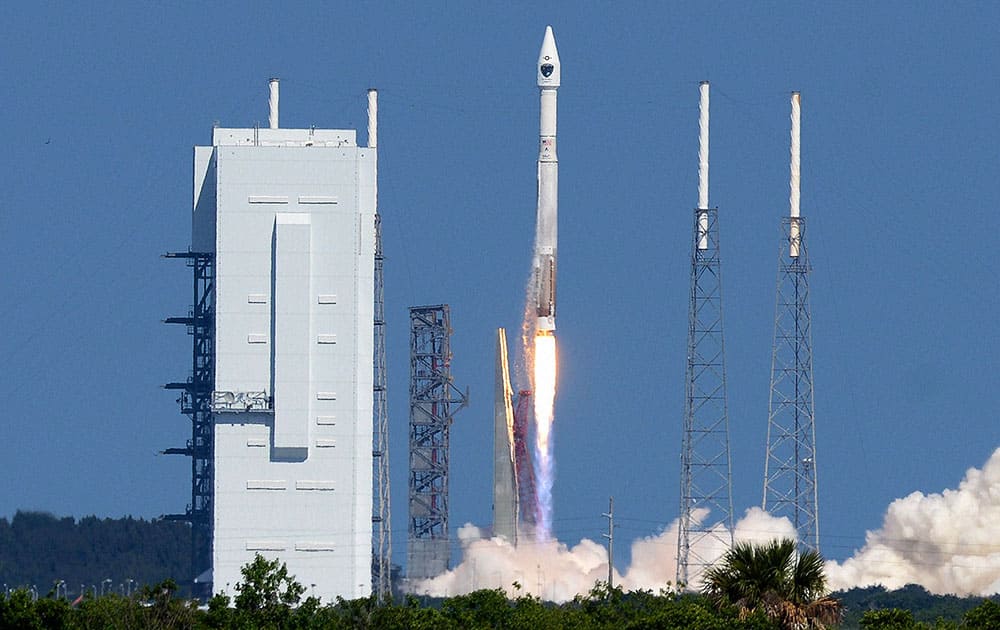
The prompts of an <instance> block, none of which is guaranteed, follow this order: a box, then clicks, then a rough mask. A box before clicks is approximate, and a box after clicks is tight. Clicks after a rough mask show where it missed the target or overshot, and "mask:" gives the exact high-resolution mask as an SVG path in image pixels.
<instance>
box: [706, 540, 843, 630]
mask: <svg viewBox="0 0 1000 630" xmlns="http://www.w3.org/2000/svg"><path fill="white" fill-rule="evenodd" d="M702 592H704V593H705V595H707V596H708V597H709V598H710V599H711V600H712V601H713V602H714V603H715V605H716V606H718V607H720V608H721V607H723V606H726V605H733V606H736V607H737V608H738V609H739V611H740V618H746V617H747V616H749V615H751V614H753V613H755V612H757V611H761V612H763V613H764V614H765V615H767V617H769V618H770V619H771V620H773V621H775V622H777V623H778V625H779V626H781V627H782V628H785V629H787V630H804V629H806V628H826V627H827V626H828V625H832V624H836V623H839V621H840V618H841V613H842V606H841V604H840V601H839V600H836V599H834V598H832V597H827V596H826V576H825V575H824V574H823V557H822V556H820V555H819V553H817V552H815V551H807V552H805V553H801V554H800V553H798V552H797V549H796V545H795V541H794V540H789V539H787V538H786V539H783V540H773V541H771V542H769V543H764V544H760V545H756V544H754V543H748V542H740V543H736V544H735V545H734V546H733V547H732V549H730V550H729V551H727V552H726V555H725V556H723V558H722V562H721V563H720V564H717V565H716V566H714V567H712V568H710V569H709V570H708V571H706V572H705V577H704V579H703V586H702Z"/></svg>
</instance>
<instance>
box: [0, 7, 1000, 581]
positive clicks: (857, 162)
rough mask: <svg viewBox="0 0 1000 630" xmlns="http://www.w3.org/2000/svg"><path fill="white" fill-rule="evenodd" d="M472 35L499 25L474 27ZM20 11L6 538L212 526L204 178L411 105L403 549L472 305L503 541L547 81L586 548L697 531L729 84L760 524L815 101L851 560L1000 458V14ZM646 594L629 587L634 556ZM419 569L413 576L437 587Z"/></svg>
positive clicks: (836, 491) (567, 474) (745, 500)
mask: <svg viewBox="0 0 1000 630" xmlns="http://www.w3.org/2000/svg"><path fill="white" fill-rule="evenodd" d="M473 6H475V7H478V8H472V7H473ZM484 6H486V5H481V4H479V3H475V4H471V3H458V2H456V3H430V4H426V5H424V4H421V5H419V6H418V5H416V4H413V3H365V4H355V3H341V4H340V5H330V4H325V3H324V4H305V3H281V4H273V5H256V4H253V5H245V4H237V3H231V4H226V3H209V4H204V3H179V4H178V5H177V6H170V7H164V6H158V5H153V4H139V3H120V4H119V5H117V6H114V5H111V4H99V5H97V6H90V5H82V4H81V5H79V6H77V5H75V4H72V3H60V4H54V5H53V4H50V5H42V6H36V5H35V4H34V3H24V4H21V5H19V6H12V5H10V4H7V5H4V7H3V8H2V9H0V24H2V25H3V26H2V27H0V28H2V35H3V36H2V37H0V77H2V81H3V83H4V94H5V98H4V99H3V101H4V108H3V114H2V116H0V131H2V137H3V138H4V141H5V144H6V148H5V150H4V151H2V152H0V173H2V175H0V181H2V182H3V195H2V196H0V243H2V248H0V256H2V261H3V270H4V271H3V273H2V274H0V282H2V287H3V295H4V296H5V297H4V299H3V301H2V303H0V316H2V319H3V324H4V328H5V330H6V331H7V332H6V334H5V335H4V336H3V339H2V340H0V352H2V356H3V358H4V361H3V364H4V371H3V379H2V381H0V400H2V401H3V410H4V411H3V423H2V425H3V426H2V429H0V474H2V476H3V480H4V481H3V484H2V488H3V490H2V491H0V514H8V515H9V514H12V513H13V512H14V511H15V510H17V509H43V510H49V511H52V512H55V513H57V514H69V515H77V516H80V515H85V514H91V513H94V514H98V515H107V516H120V515H124V514H133V515H136V516H146V517H151V516H156V515H159V514H162V513H169V512H174V511H181V510H183V509H184V506H185V504H186V502H187V500H188V497H189V483H190V480H189V474H190V469H189V464H188V461H187V460H185V459H183V458H179V457H176V458H171V457H167V456H158V455H157V454H156V453H157V451H158V450H160V449H162V448H165V447H168V446H180V445H182V444H183V443H184V440H185V439H186V438H187V437H188V436H189V435H190V424H189V422H188V421H187V420H186V419H185V418H184V417H182V416H181V415H180V414H179V412H178V409H177V405H176V404H175V403H174V398H175V396H174V394H173V393H171V392H166V391H163V390H161V389H159V386H160V385H161V384H162V383H165V382H168V381H172V380H180V379H183V378H184V377H185V375H186V373H187V370H188V369H189V356H190V342H189V338H188V337H186V336H185V335H184V331H183V329H181V328H178V327H168V326H165V325H162V324H160V323H159V322H160V320H161V319H162V318H164V317H166V316H169V315H182V314H184V313H185V312H186V310H187V308H188V305H189V302H190V276H189V273H188V270H187V269H185V268H184V267H183V265H182V264H180V263H177V262H171V261H162V260H161V259H160V258H159V255H160V253H162V252H165V251H168V250H183V249H186V248H187V246H188V243H189V235H190V234H189V232H190V223H189V212H190V205H191V168H192V167H191V147H192V146H193V145H195V144H206V143H208V142H209V141H210V132H211V128H212V124H213V122H215V121H218V122H219V123H220V124H221V125H224V126H234V127H239V126H251V125H253V124H254V123H255V122H262V123H265V124H266V120H267V103H266V79H267V78H268V77H270V76H280V77H281V78H282V80H283V82H282V94H281V108H282V109H281V114H282V125H283V126H298V127H307V126H310V125H316V126H318V127H332V128H345V127H346V128H358V129H359V130H362V132H361V133H360V134H359V138H363V136H364V134H363V129H364V124H365V104H364V103H365V97H364V91H365V89H366V88H367V87H369V86H375V87H378V88H380V90H381V91H380V114H381V129H380V131H381V133H380V138H379V141H380V147H379V149H380V158H379V159H380V175H381V192H380V202H381V210H382V213H383V217H384V225H385V251H386V255H387V263H386V307H387V308H386V310H387V314H388V325H389V369H390V375H389V379H390V387H391V392H390V414H391V422H392V427H393V432H394V433H393V436H392V449H393V450H392V466H393V481H394V501H393V512H394V519H393V527H394V530H395V536H396V540H397V541H400V542H401V541H402V540H403V539H404V538H405V528H406V520H405V514H406V502H405V500H406V485H405V480H406V469H405V468H406V415H407V403H406V396H407V378H408V350H407V325H408V322H407V316H406V308H407V307H408V306H410V305H415V304H428V303H439V302H447V303H450V304H451V306H452V318H453V319H452V321H453V325H454V329H455V332H454V338H453V339H454V343H453V348H454V352H455V358H454V366H453V373H454V375H455V377H456V382H457V384H458V385H459V386H460V387H462V388H464V387H466V386H468V387H469V388H470V389H471V393H472V404H471V406H470V407H469V408H468V409H466V410H464V411H462V412H461V414H459V415H458V417H457V419H456V422H455V425H454V427H453V432H452V449H453V450H452V524H453V525H454V526H458V525H461V524H462V523H464V522H466V521H473V522H475V523H478V524H483V525H485V524H488V523H489V521H490V518H491V516H490V504H491V496H490V488H491V470H492V469H491V466H490V462H489V459H488V455H487V454H488V453H489V452H490V448H491V443H492V430H491V425H490V423H491V414H492V387H493V381H492V379H493V347H494V345H493V344H494V342H493V331H494V328H495V327H497V326H507V327H508V328H511V329H514V328H516V327H517V326H518V324H519V321H520V315H521V309H522V300H523V294H524V293H523V287H524V283H525V280H526V277H527V272H528V267H529V263H530V254H531V252H530V249H531V243H532V238H533V227H534V220H535V219H534V209H535V156H536V147H537V144H536V143H537V137H536V136H537V115H538V114H537V108H538V96H537V89H536V87H535V84H534V83H535V67H534V64H535V60H536V56H537V52H538V47H539V44H540V42H541V38H542V34H543V31H544V28H545V25H546V24H549V23H551V24H552V25H553V27H554V29H555V35H556V39H557V41H558V45H559V52H560V56H561V59H562V62H563V86H562V88H561V89H560V91H559V158H560V179H561V190H560V200H559V202H560V204H559V205H560V215H561V225H560V242H559V248H560V300H559V309H560V311H559V327H560V328H559V343H560V351H561V382H560V392H559V397H558V401H557V425H556V429H555V436H556V447H555V448H556V459H557V467H558V478H557V481H556V486H555V530H556V533H557V534H558V536H559V537H560V538H561V539H563V540H565V541H568V542H575V541H576V540H578V539H579V538H581V537H585V536H586V537H595V536H598V535H599V533H600V531H601V530H602V528H603V527H604V526H605V522H604V520H603V519H602V518H601V517H600V513H601V512H602V511H603V510H604V509H606V505H607V497H608V496H609V495H612V494H613V495H614V496H615V499H616V503H615V507H616V514H617V515H618V517H619V523H621V528H620V530H619V531H620V535H621V536H622V537H623V538H624V539H627V540H631V539H632V538H634V537H637V536H641V535H647V534H651V533H654V532H656V531H657V530H658V529H659V528H661V527H662V526H663V525H665V524H666V523H667V522H669V521H670V520H672V519H674V518H675V517H676V515H677V503H678V497H677V492H678V485H679V482H678V478H679V442H680V436H681V428H680V427H681V417H682V411H683V393H684V386H683V374H684V365H685V358H684V352H685V344H686V331H687V323H686V322H687V299H688V283H689V243H690V229H691V226H690V213H691V209H692V208H693V207H694V205H695V203H696V201H697V192H696V183H697V101H698V89H697V86H698V82H699V81H701V80H710V81H711V82H712V86H713V87H712V147H711V149H712V151H711V157H712V165H711V169H712V170H711V176H712V179H711V201H712V204H713V205H718V206H719V208H720V224H721V229H722V248H723V269H724V290H725V309H726V311H725V315H726V341H727V349H728V368H729V377H730V379H729V401H730V406H729V408H730V421H731V429H732V441H733V463H734V502H735V504H736V506H737V511H738V512H739V513H742V512H743V510H744V509H745V508H746V507H749V506H751V505H756V504H758V503H759V502H760V498H761V497H760V494H761V486H762V475H763V453H764V441H765V430H766V417H767V416H766V414H767V396H768V391H767V390H768V371H769V367H770V348H771V335H772V324H773V315H774V284H775V275H776V256H777V246H778V244H777V241H778V232H779V224H780V217H781V216H783V215H784V213H786V212H787V209H788V93H789V91H791V90H801V92H802V95H803V97H802V98H803V116H802V120H803V122H802V125H803V131H802V142H803V149H802V169H803V175H802V182H803V184H802V186H803V188H802V211H803V215H804V216H805V217H807V220H808V221H809V236H810V248H811V249H810V251H811V255H812V260H813V264H814V273H813V276H812V290H813V303H812V306H813V332H814V346H815V382H816V417H817V440H818V449H819V450H818V453H819V454H818V465H819V483H820V510H821V534H822V540H821V545H822V547H823V550H824V551H825V552H826V555H828V556H830V557H833V558H842V557H844V556H847V555H849V554H850V552H851V550H852V549H853V548H855V547H857V546H859V545H860V544H861V542H862V540H863V536H864V532H865V530H866V529H870V528H874V527H877V526H878V525H879V524H880V522H881V516H882V513H883V512H884V510H885V507H886V506H887V504H888V503H889V502H890V501H891V500H892V499H894V498H896V497H900V496H903V495H906V494H908V493H910V492H911V491H914V490H921V491H940V490H941V489H943V488H945V487H950V486H954V485H955V484H956V483H957V482H958V480H959V479H960V478H961V476H962V474H963V472H964V470H965V469H966V468H968V467H970V466H979V465H981V464H982V463H983V462H984V461H985V460H986V458H987V457H988V455H989V454H990V453H991V452H992V451H993V449H994V448H996V447H997V446H998V444H1000V425H998V423H997V416H996V412H995V408H996V407H997V404H998V402H1000V392H998V390H997V387H996V383H997V376H996V366H997V361H996V359H995V357H996V355H997V351H998V340H997V336H996V334H995V332H994V328H995V321H996V319H997V315H998V313H1000V301H998V294H997V282H996V279H995V265H994V263H993V262H991V261H994V260H995V254H996V252H997V249H998V247H997V237H996V235H997V233H998V232H1000V218H998V217H1000V210H998V209H1000V189H998V184H997V181H998V179H997V174H998V172H1000V164H998V151H997V146H998V145H1000V141H998V140H1000V138H998V135H1000V132H998V129H1000V125H998V124H997V118H998V113H1000V87H998V85H997V82H996V75H997V59H998V58H1000V55H998V53H1000V40H998V38H997V33H998V30H1000V29H998V26H1000V8H998V5H996V4H993V3H980V4H970V3H963V4H951V5H947V6H946V5H942V4H940V3H929V2H914V3H911V2H906V3H903V2H891V3H878V4H875V5H873V4H871V3H860V2H856V3H851V2H842V3H823V4H818V3H775V2H761V3H737V2H732V3H722V4H718V3H660V2H650V3H637V4H628V5H621V4H617V3H593V4H585V5H584V6H583V8H581V7H580V6H578V5H577V3H567V4H563V5H560V4H556V3H545V4H544V6H540V5H537V4H535V3H530V4H529V3H516V4H508V3H501V4H498V5H492V6H491V7H489V8H483V7H484ZM623 547H625V549H624V550H623V551H622V552H621V553H622V554H623V555H622V556H621V557H620V559H619V561H620V562H623V561H624V560H625V555H624V554H627V547H626V546H624V545H623ZM402 549H403V547H402V546H401V545H398V546H397V555H396V558H395V559H396V561H397V562H401V561H403V560H404V558H403V556H404V554H403V553H401V552H402Z"/></svg>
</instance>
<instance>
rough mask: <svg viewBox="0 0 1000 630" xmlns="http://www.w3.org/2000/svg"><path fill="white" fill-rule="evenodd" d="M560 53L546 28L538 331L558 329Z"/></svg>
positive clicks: (541, 62) (541, 71)
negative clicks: (557, 254) (558, 120)
mask: <svg viewBox="0 0 1000 630" xmlns="http://www.w3.org/2000/svg"><path fill="white" fill-rule="evenodd" d="M559 71H560V67H559V51H558V50H556V38H555V37H554V36H553V35H552V27H551V26H546V27H545V38H544V39H543V40H542V50H541V52H539V53H538V88H539V92H540V93H541V95H540V96H541V116H540V120H539V129H538V210H537V217H536V221H537V223H536V224H535V257H534V261H533V269H534V289H533V293H534V297H535V309H536V313H537V316H538V322H537V324H536V331H537V332H539V333H548V334H551V333H552V331H554V330H555V329H556V240H557V238H558V233H557V227H558V225H557V223H558V208H559V160H558V158H556V92H557V90H558V89H559Z"/></svg>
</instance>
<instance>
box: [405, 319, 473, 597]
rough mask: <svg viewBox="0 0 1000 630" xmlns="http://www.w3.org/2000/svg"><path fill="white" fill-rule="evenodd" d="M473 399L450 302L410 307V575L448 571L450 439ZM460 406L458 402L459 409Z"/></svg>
mask: <svg viewBox="0 0 1000 630" xmlns="http://www.w3.org/2000/svg"><path fill="white" fill-rule="evenodd" d="M467 402H468V394H463V393H462V392H460V391H459V390H458V389H457V388H456V387H455V385H454V383H453V381H452V377H451V314H450V309H449V307H448V305H447V304H439V305H436V306H414V307H411V308H410V498H409V508H410V509H409V525H408V540H407V561H406V566H407V578H408V579H410V580H413V579H424V578H429V577H433V576H435V575H438V574H440V573H443V572H444V571H445V570H447V568H448V562H449V560H450V541H449V538H448V442H449V433H450V430H451V423H452V420H453V417H454V414H455V413H457V412H458V410H459V409H461V408H462V407H464V406H465V405H466V403H467ZM454 405H458V408H455V407H454Z"/></svg>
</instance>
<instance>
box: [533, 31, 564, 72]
mask: <svg viewBox="0 0 1000 630" xmlns="http://www.w3.org/2000/svg"><path fill="white" fill-rule="evenodd" d="M559 66H560V64H559V51H558V50H557V49H556V38H555V35H553V34H552V27H551V26H546V27H545V37H544V38H543V39H542V49H541V51H539V53H538V87H559V79H560V70H561V69H560V67H559Z"/></svg>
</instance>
